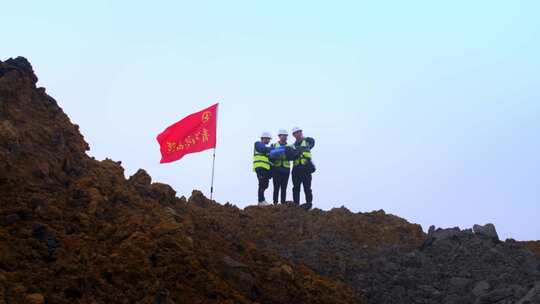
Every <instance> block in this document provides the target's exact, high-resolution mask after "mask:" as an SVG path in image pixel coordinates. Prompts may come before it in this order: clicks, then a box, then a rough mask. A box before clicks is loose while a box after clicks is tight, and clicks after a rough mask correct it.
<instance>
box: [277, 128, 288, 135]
mask: <svg viewBox="0 0 540 304" xmlns="http://www.w3.org/2000/svg"><path fill="white" fill-rule="evenodd" d="M277 135H278V136H279V135H289V133H287V130H285V129H281V130H279V132H278V134H277Z"/></svg>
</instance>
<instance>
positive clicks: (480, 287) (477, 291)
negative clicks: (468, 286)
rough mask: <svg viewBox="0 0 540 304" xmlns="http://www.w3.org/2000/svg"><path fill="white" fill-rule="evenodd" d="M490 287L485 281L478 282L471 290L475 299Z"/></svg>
mask: <svg viewBox="0 0 540 304" xmlns="http://www.w3.org/2000/svg"><path fill="white" fill-rule="evenodd" d="M490 287H491V286H490V285H489V283H488V282H486V281H480V282H478V283H476V284H475V285H474V288H473V289H472V293H473V295H475V296H476V297H480V296H483V295H485V294H486V293H487V292H488V291H489V288H490Z"/></svg>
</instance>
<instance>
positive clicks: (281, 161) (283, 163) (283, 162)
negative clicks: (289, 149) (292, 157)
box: [272, 142, 291, 169]
mask: <svg viewBox="0 0 540 304" xmlns="http://www.w3.org/2000/svg"><path fill="white" fill-rule="evenodd" d="M285 146H286V145H285ZM272 147H274V148H279V147H281V144H280V143H279V142H277V143H273V144H272ZM272 164H273V165H274V167H276V168H278V167H283V168H287V169H288V168H290V167H291V162H290V161H289V160H288V159H287V155H285V154H283V155H281V157H280V158H278V159H275V160H273V161H272Z"/></svg>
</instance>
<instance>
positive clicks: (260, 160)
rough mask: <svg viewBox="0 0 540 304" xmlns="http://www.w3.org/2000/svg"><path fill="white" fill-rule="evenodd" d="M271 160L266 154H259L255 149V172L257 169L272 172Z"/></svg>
mask: <svg viewBox="0 0 540 304" xmlns="http://www.w3.org/2000/svg"><path fill="white" fill-rule="evenodd" d="M270 164H271V163H270V159H269V158H268V155H267V154H265V153H259V152H257V150H255V149H253V171H255V169H257V168H263V169H266V170H270Z"/></svg>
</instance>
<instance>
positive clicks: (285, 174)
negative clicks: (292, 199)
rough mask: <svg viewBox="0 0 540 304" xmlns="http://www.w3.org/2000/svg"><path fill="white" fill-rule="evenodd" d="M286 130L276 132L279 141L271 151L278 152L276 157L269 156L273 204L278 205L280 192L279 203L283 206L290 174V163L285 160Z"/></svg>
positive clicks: (273, 145)
mask: <svg viewBox="0 0 540 304" xmlns="http://www.w3.org/2000/svg"><path fill="white" fill-rule="evenodd" d="M288 135H289V134H288V133H287V130H284V129H281V130H279V132H278V137H279V141H278V142H276V143H273V144H272V147H273V148H274V150H273V151H279V149H281V151H280V153H279V155H278V156H277V157H272V155H270V156H271V161H272V166H273V168H272V178H273V182H274V204H277V203H278V197H279V192H280V190H281V203H282V204H284V203H285V201H286V198H287V184H288V183H289V176H290V174H291V162H290V161H289V159H288V158H287V154H286V148H287V136H288ZM272 154H273V153H272Z"/></svg>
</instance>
